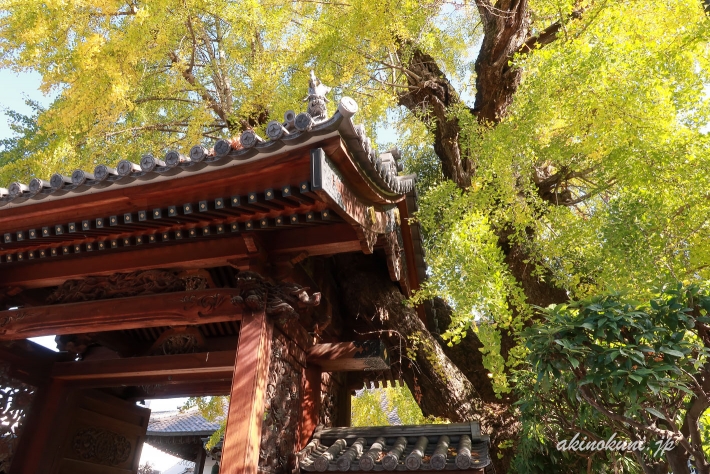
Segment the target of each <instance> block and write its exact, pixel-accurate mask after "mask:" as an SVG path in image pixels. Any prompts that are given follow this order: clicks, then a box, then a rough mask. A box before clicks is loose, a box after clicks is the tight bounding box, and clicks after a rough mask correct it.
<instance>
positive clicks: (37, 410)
mask: <svg viewBox="0 0 710 474" xmlns="http://www.w3.org/2000/svg"><path fill="white" fill-rule="evenodd" d="M45 390H46V391H45ZM45 390H42V391H40V392H38V394H37V395H38V397H37V399H36V400H35V403H33V406H32V411H33V412H32V413H31V414H30V416H29V417H28V420H27V424H26V425H25V428H24V430H23V432H22V435H21V436H20V444H19V446H18V448H17V451H16V452H15V456H14V458H13V461H12V466H10V473H11V474H35V473H38V472H49V470H50V466H51V464H52V462H53V460H54V456H55V455H56V451H57V446H55V444H56V443H52V442H51V441H52V439H51V438H52V434H53V433H54V431H55V430H58V429H64V427H65V426H66V423H67V420H66V419H65V418H66V416H67V413H68V410H67V408H68V403H69V397H70V395H71V390H69V389H68V388H67V387H66V384H65V383H64V382H62V381H57V380H53V381H52V382H51V383H48V384H47V386H46V387H45Z"/></svg>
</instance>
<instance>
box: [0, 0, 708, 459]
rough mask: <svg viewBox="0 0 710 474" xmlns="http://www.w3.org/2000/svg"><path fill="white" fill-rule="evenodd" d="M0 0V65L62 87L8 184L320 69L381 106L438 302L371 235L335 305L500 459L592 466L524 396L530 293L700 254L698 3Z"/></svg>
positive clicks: (377, 117) (148, 136)
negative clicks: (372, 243) (377, 250)
mask: <svg viewBox="0 0 710 474" xmlns="http://www.w3.org/2000/svg"><path fill="white" fill-rule="evenodd" d="M0 5H2V11H3V14H2V15H0V64H1V65H2V66H3V67H7V68H12V69H14V70H17V71H22V70H33V71H37V72H39V73H40V74H41V75H42V78H43V85H42V87H43V90H44V91H46V92H53V93H54V94H56V97H57V98H56V100H55V101H54V102H53V103H52V105H51V106H50V107H48V108H47V110H43V111H39V114H38V116H37V125H38V127H39V128H38V130H34V131H33V132H32V133H33V134H34V135H33V137H35V138H36V140H35V141H29V142H26V141H22V140H19V141H17V142H16V143H17V146H19V147H23V146H25V145H23V143H41V145H42V146H41V147H38V148H31V149H30V148H27V150H26V151H28V152H27V153H11V154H10V155H5V156H10V157H12V158H11V159H8V160H7V161H6V162H4V163H3V164H4V166H3V167H2V168H0V179H2V180H3V181H4V182H6V183H9V182H10V181H13V180H16V179H20V178H22V179H27V178H28V177H29V175H30V174H33V175H37V176H40V177H43V178H46V177H47V175H48V174H49V173H50V172H54V171H57V170H60V171H65V172H70V171H71V170H73V169H75V168H78V167H85V168H91V167H93V165H94V164H95V163H98V162H101V163H105V162H117V161H118V160H119V159H126V158H127V159H133V160H137V159H138V157H139V156H140V155H141V154H143V153H146V152H152V153H154V154H159V153H160V152H161V151H164V150H166V149H168V148H181V149H188V148H189V147H190V146H192V145H194V144H196V143H202V144H204V145H207V146H208V147H209V146H210V145H211V144H212V143H214V139H215V138H217V137H220V138H224V137H227V138H228V137H233V136H234V135H236V134H237V133H239V132H240V131H241V130H243V129H245V128H255V129H257V130H258V129H260V128H261V127H264V125H265V124H266V123H267V122H268V120H272V119H280V118H281V117H282V116H283V113H284V112H285V111H286V110H289V109H296V108H298V107H299V103H300V101H301V99H302V98H303V96H304V95H305V84H306V83H307V77H308V73H309V70H310V69H315V70H316V72H317V74H318V76H319V78H320V79H321V80H322V81H323V82H324V83H325V84H328V85H330V86H333V91H332V93H331V94H332V95H331V99H333V100H334V101H337V100H338V99H339V98H340V97H342V96H343V95H348V96H351V97H353V98H355V100H356V101H357V102H358V104H359V105H360V112H359V113H358V115H357V116H356V118H357V119H358V120H361V121H363V122H364V123H365V124H366V126H367V127H369V128H370V130H369V131H370V133H371V134H376V132H377V130H378V127H379V126H380V125H382V124H388V125H390V126H391V127H393V128H394V129H395V131H396V132H397V136H398V145H399V146H400V147H401V148H402V149H403V150H405V151H406V153H404V156H405V159H406V163H405V165H406V166H407V167H408V168H409V169H410V170H414V171H417V172H418V173H419V174H420V182H419V194H420V213H419V220H420V222H421V225H422V228H423V231H424V235H425V245H426V247H427V261H428V264H429V279H428V282H427V283H426V284H425V286H424V287H423V288H422V290H421V292H420V293H419V294H418V295H417V296H416V297H415V299H414V301H413V302H410V303H422V304H425V305H426V307H427V312H428V314H429V319H430V321H429V322H428V324H427V326H426V327H425V326H424V325H423V324H422V323H421V321H420V320H419V319H418V317H417V315H416V312H415V311H414V310H413V309H412V307H411V305H408V304H403V303H402V300H403V297H402V294H401V293H400V292H399V290H398V289H397V288H396V287H395V286H393V285H392V284H391V282H389V279H388V278H387V276H386V275H382V270H381V269H380V268H379V267H377V266H376V265H374V264H373V263H372V262H371V261H370V260H369V259H368V258H367V257H365V256H343V257H339V258H337V259H335V260H334V262H333V268H334V274H333V276H334V278H335V279H336V281H337V283H338V285H339V287H340V288H341V291H342V296H343V301H346V302H347V304H346V308H345V309H346V311H348V312H350V313H352V314H353V315H356V314H362V313H367V314H369V315H372V316H375V315H386V316H387V317H383V318H380V319H378V318H374V317H373V320H372V325H373V329H374V330H384V331H385V332H384V333H383V334H395V333H396V334H397V337H399V336H404V338H405V340H406V344H407V345H408V350H407V351H406V355H407V359H409V363H410V365H411V370H410V369H409V367H410V366H408V365H407V363H405V364H404V368H405V373H404V376H405V379H406V381H407V383H408V385H409V386H410V388H411V392H412V394H413V396H414V398H415V399H416V400H417V402H418V403H419V405H420V406H421V408H422V411H423V413H424V415H435V416H440V417H444V418H448V419H450V420H452V421H456V420H469V419H471V418H478V419H480V420H481V421H482V424H483V426H484V429H486V430H488V431H489V432H490V433H491V436H492V443H493V450H494V456H493V459H494V462H495V464H496V468H497V469H498V470H499V471H500V472H506V470H507V469H508V467H509V466H510V463H511V462H512V460H513V458H514V457H515V454H516V453H518V455H519V457H520V456H522V457H525V458H526V459H525V460H526V461H529V462H528V464H527V466H528V467H527V469H528V471H529V472H573V471H575V472H576V471H580V472H586V470H587V469H588V466H587V461H586V460H585V459H581V458H580V459H575V458H569V459H562V458H561V457H560V456H557V455H554V456H549V455H547V454H546V453H545V451H544V447H545V440H544V439H541V438H540V437H539V436H538V438H537V439H536V438H535V436H528V435H530V434H531V433H534V428H535V427H534V426H532V425H534V423H533V424H530V423H528V421H526V420H530V418H526V417H524V416H523V417H522V418H521V412H520V410H521V408H520V406H518V405H514V403H515V401H516V399H518V398H520V397H523V398H524V397H525V396H526V394H527V393H529V392H530V390H533V389H534V382H532V383H533V386H532V387H531V385H530V384H529V383H528V381H526V379H524V378H521V376H520V373H521V371H523V372H524V371H525V370H526V369H530V368H531V366H530V360H529V359H528V351H529V347H526V345H525V339H523V334H524V333H523V331H524V328H525V327H528V326H530V325H531V324H533V323H534V322H535V321H540V320H541V318H543V317H542V316H541V315H540V313H539V311H538V310H536V307H547V306H548V305H550V304H562V303H566V302H569V301H570V300H575V299H583V298H587V297H591V296H593V295H599V294H606V293H608V292H610V291H624V292H626V294H628V295H629V297H630V298H631V297H633V298H636V297H637V298H645V299H647V300H650V299H651V297H652V296H651V293H652V292H653V288H657V287H660V286H662V285H663V284H666V283H668V282H677V281H686V283H692V282H704V281H705V280H707V279H708V277H709V276H710V275H708V272H710V239H709V238H708V237H710V235H708V233H709V231H710V229H709V225H708V219H709V218H710V204H709V198H710V196H709V195H708V189H710V186H708V184H710V183H708V180H709V179H710V178H709V173H708V172H707V170H708V169H710V155H709V154H708V145H709V143H708V136H707V126H708V113H710V108H709V107H708V94H707V90H708V84H710V81H709V79H710V78H709V77H708V75H709V74H710V68H709V67H708V59H709V58H710V54H709V53H710V52H709V51H708V45H709V44H710V43H709V41H708V40H709V39H710V38H709V35H710V24H709V21H708V19H707V17H706V12H705V8H706V7H707V3H706V2H704V1H700V0H695V1H689V0H663V1H659V2H647V1H641V0H628V1H625V2H610V1H599V0H497V1H492V0H474V1H473V2H468V1H458V0H428V1H410V0H383V1H380V2H370V1H365V0H333V1H327V0H324V1H320V0H318V1H316V0H296V1H285V0H263V1H261V2H256V1H248V0H242V1H226V0H183V1H180V2H178V1H175V0H156V1H152V2H134V1H132V2H125V1H118V0H103V1H92V2H87V1H81V0H66V1H56V0H49V1H47V0H45V1H39V0H24V1H10V0H2V1H1V2H0ZM30 138H31V137H30ZM33 140H34V138H33ZM383 145H384V144H383ZM12 146H14V145H11V144H10V147H12ZM6 151H7V150H6ZM437 328H438V330H437ZM439 333H441V334H439ZM392 342H393V345H397V344H400V343H401V340H400V339H397V340H396V341H394V340H393V341H392ZM516 374H517V375H516ZM575 400H576V399H570V400H568V402H569V403H568V405H569V406H567V409H568V410H571V411H574V410H576V409H577V405H575V403H576V402H575ZM558 401H560V403H562V401H564V397H562V398H559V399H558ZM521 419H522V420H523V422H522V424H521V422H520V420H521ZM595 423H597V424H596V425H595V426H597V427H599V428H600V429H602V430H603V429H608V428H609V425H608V424H606V425H605V424H604V422H603V420H602V421H599V420H597V421H595ZM521 433H523V436H522V438H521ZM531 443H532V444H531ZM531 446H532V447H531ZM558 454H559V453H558ZM516 462H517V461H516ZM624 462H625V463H626V464H623V463H622V464H620V465H619V466H621V467H619V469H628V470H630V472H634V471H633V470H634V469H640V464H639V463H638V462H637V461H635V460H634V459H633V458H631V459H625V461H624ZM659 462H660V463H661V464H663V463H664V462H665V461H664V460H663V459H661V460H660V461H659ZM661 464H659V469H663V468H664V467H663V465H661ZM664 465H665V469H668V466H667V463H666V464H664ZM561 466H564V467H561ZM675 470H677V469H674V472H675Z"/></svg>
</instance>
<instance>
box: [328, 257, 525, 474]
mask: <svg viewBox="0 0 710 474" xmlns="http://www.w3.org/2000/svg"><path fill="white" fill-rule="evenodd" d="M335 276H336V281H337V284H338V286H339V288H340V295H341V298H342V300H343V301H344V302H347V311H348V312H349V313H350V314H349V315H348V316H349V317H351V318H363V319H365V320H366V321H367V322H368V323H369V325H370V326H371V327H372V328H373V329H374V330H380V331H382V337H383V339H385V340H386V341H387V342H388V344H389V346H390V347H391V348H393V349H395V350H396V349H397V348H399V347H402V351H401V352H400V353H397V352H394V353H393V354H392V360H393V361H397V359H398V358H399V357H401V368H402V375H403V377H404V379H405V381H406V382H407V384H408V385H409V387H410V388H411V390H412V393H413V394H414V396H415V398H416V399H417V401H418V403H419V406H420V407H421V409H422V412H423V413H424V414H425V415H435V416H440V417H445V418H448V419H449V420H451V421H452V422H458V421H471V420H479V421H480V422H481V427H482V429H483V430H485V432H486V433H490V434H491V444H492V447H493V451H492V456H491V457H492V459H493V460H494V462H495V463H496V472H501V473H505V472H507V469H508V466H509V462H510V460H511V456H510V455H509V454H510V453H508V452H506V453H501V454H502V457H501V458H499V456H498V454H499V453H500V451H499V450H498V448H497V446H498V445H499V444H500V443H501V442H502V441H505V440H511V439H513V438H514V436H515V433H517V431H518V422H517V420H516V419H515V417H514V413H513V410H512V409H511V406H510V404H509V403H501V402H498V403H496V402H484V399H485V398H489V397H490V382H486V383H485V384H480V385H478V384H477V383H472V380H471V379H469V377H467V376H466V374H464V373H463V372H462V371H461V370H460V368H459V367H458V366H457V365H456V364H454V363H453V362H452V361H451V359H449V357H448V356H447V355H446V353H445V352H444V349H443V348H442V346H441V345H440V343H439V341H438V340H437V338H436V337H435V336H433V335H432V334H431V333H430V332H429V331H428V330H427V329H426V327H425V326H424V323H423V322H422V321H421V320H420V319H419V317H418V315H417V313H416V311H415V310H414V309H413V308H411V307H408V306H406V305H405V304H404V302H403V300H404V296H403V295H402V293H401V292H400V290H399V288H398V287H397V285H396V284H395V283H393V282H392V281H391V280H390V278H389V274H388V272H387V268H386V266H384V264H382V262H378V260H377V258H376V257H374V256H366V255H341V256H338V257H336V268H335ZM458 355H462V354H461V353H459V354H458ZM478 356H480V354H478V355H476V354H471V359H472V360H474V361H475V360H476V359H477V357H478ZM410 357H413V358H410ZM478 360H480V359H478ZM467 368H468V370H467V372H469V373H470V374H473V376H472V379H473V380H474V381H476V382H478V381H480V378H481V377H485V376H486V374H487V373H488V372H487V370H486V369H485V368H484V367H483V365H482V363H481V364H480V365H479V366H477V367H476V366H475V362H474V363H472V364H468V365H467ZM479 388H480V389H481V392H479ZM483 393H486V395H485V396H484V394H483ZM507 451H510V449H508V450H507Z"/></svg>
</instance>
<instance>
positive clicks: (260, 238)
mask: <svg viewBox="0 0 710 474" xmlns="http://www.w3.org/2000/svg"><path fill="white" fill-rule="evenodd" d="M356 111H357V105H356V104H355V102H354V101H353V100H352V99H349V98H347V97H345V98H343V99H342V100H341V101H340V103H339V105H338V109H337V111H336V112H335V113H334V114H333V115H332V116H330V118H324V119H320V120H318V119H314V118H313V117H311V116H310V115H309V114H308V113H301V114H298V115H295V114H294V113H293V112H289V113H287V114H286V117H285V120H284V122H278V121H274V122H271V123H270V124H269V125H268V127H267V134H268V138H267V139H262V138H261V137H259V136H257V135H256V133H255V132H254V131H253V130H247V131H245V132H244V133H242V135H241V136H240V137H239V139H238V140H233V141H230V140H219V141H217V142H216V143H214V146H213V148H212V149H207V148H205V147H203V146H202V145H196V146H194V147H192V149H191V150H190V152H189V153H188V155H182V154H180V153H179V152H177V151H173V150H171V151H168V152H167V153H166V154H165V156H164V157H162V158H161V159H159V158H156V157H155V156H153V155H151V154H145V155H143V156H142V157H141V159H140V160H136V161H137V162H134V161H130V160H122V161H120V162H119V163H118V165H117V166H116V167H115V168H113V167H111V166H108V165H99V166H97V167H96V168H95V169H94V170H93V171H87V170H75V171H74V172H73V173H72V174H71V176H64V175H61V174H59V173H55V174H54V175H53V176H51V177H50V178H49V179H48V180H45V179H39V178H34V179H32V180H31V181H30V182H29V183H27V184H24V183H11V184H10V185H9V186H8V187H7V188H0V268H3V267H4V268H6V269H7V270H11V271H1V272H0V289H1V288H3V287H5V288H8V287H17V288H22V289H28V288H42V287H50V286H55V285H59V284H61V283H63V282H64V281H66V280H69V279H76V278H84V277H86V276H89V275H109V274H113V273H117V272H129V271H135V270H138V269H151V268H167V267H171V266H175V267H180V268H183V269H189V268H211V267H219V266H229V265H232V266H235V265H237V266H238V264H237V263H235V262H237V261H238V260H244V258H245V256H249V255H252V256H255V255H257V254H258V252H261V253H262V254H268V255H269V256H270V258H271V259H279V258H281V259H286V260H293V259H297V260H298V259H303V258H306V257H308V256H317V255H332V254H337V253H343V252H353V251H360V250H362V251H364V252H365V253H372V252H373V251H374V249H375V247H377V248H381V249H382V248H384V250H385V252H386V254H387V255H388V257H389V259H390V260H391V261H389V262H388V264H389V266H390V270H391V274H392V278H393V280H395V281H399V282H400V284H401V285H402V287H403V289H404V291H405V293H409V291H410V290H411V289H415V288H417V287H418V286H419V283H420V282H421V281H422V280H423V279H424V277H425V267H424V261H423V255H422V249H421V243H420V237H419V232H418V228H417V226H416V224H414V223H413V222H410V221H409V218H410V217H411V215H412V213H413V212H414V211H415V208H416V202H415V191H414V183H415V179H416V177H415V176H414V175H401V174H400V172H401V170H402V165H401V162H400V159H401V157H400V154H399V152H398V151H397V150H390V151H388V152H385V153H378V152H377V151H376V150H375V149H374V148H373V145H372V143H371V141H370V139H369V138H368V137H367V136H366V135H365V127H364V126H362V125H356V124H355V123H354V122H353V115H354V114H355V112H356ZM323 226H328V227H327V229H328V230H327V232H326V231H324V227H323ZM402 251H403V252H404V254H403V255H405V257H406V258H405V260H406V261H404V262H399V261H398V259H399V255H400V253H401V252H402ZM79 258H81V260H78V259H79ZM250 258H251V257H250ZM245 268H247V267H245Z"/></svg>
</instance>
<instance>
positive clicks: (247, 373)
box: [220, 312, 273, 474]
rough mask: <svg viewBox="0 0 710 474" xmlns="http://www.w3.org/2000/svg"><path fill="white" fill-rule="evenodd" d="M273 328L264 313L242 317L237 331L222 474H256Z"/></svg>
mask: <svg viewBox="0 0 710 474" xmlns="http://www.w3.org/2000/svg"><path fill="white" fill-rule="evenodd" d="M272 333H273V325H272V323H271V321H269V320H268V318H267V316H266V313H264V312H260V313H255V314H248V315H247V314H245V315H244V319H243V320H242V324H241V327H240V331H239V354H238V356H237V360H236V363H235V367H234V378H233V381H232V390H231V398H230V400H231V401H230V404H229V412H228V415H227V426H226V431H225V434H224V444H223V448H222V469H221V471H220V472H221V474H257V470H258V466H259V446H260V445H261V427H262V422H263V419H264V403H265V402H266V381H267V377H268V371H269V360H270V358H271V335H272Z"/></svg>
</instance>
